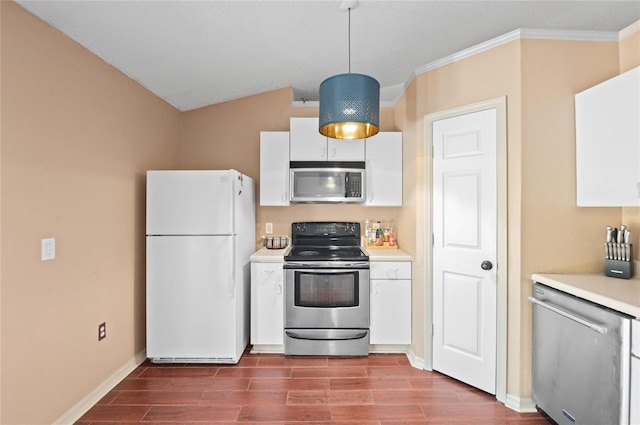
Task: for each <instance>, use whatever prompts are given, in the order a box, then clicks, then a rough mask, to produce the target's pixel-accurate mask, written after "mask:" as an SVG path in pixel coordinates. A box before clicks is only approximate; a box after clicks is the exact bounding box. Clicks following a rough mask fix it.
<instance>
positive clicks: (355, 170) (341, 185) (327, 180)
mask: <svg viewBox="0 0 640 425" xmlns="http://www.w3.org/2000/svg"><path fill="white" fill-rule="evenodd" d="M289 169H290V173H291V175H290V182H289V183H290V184H289V187H290V188H291V196H290V198H289V199H290V201H291V202H309V203H343V202H351V203H362V202H364V199H365V187H364V185H365V163H364V161H348V162H342V161H339V162H335V161H291V162H290V164H289Z"/></svg>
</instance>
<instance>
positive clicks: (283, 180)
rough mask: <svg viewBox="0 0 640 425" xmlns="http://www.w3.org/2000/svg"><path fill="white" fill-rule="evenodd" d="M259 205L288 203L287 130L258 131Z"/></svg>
mask: <svg viewBox="0 0 640 425" xmlns="http://www.w3.org/2000/svg"><path fill="white" fill-rule="evenodd" d="M260 205H276V206H278V205H280V206H282V205H289V132H287V131H261V132H260Z"/></svg>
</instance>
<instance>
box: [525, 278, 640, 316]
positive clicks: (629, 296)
mask: <svg viewBox="0 0 640 425" xmlns="http://www.w3.org/2000/svg"><path fill="white" fill-rule="evenodd" d="M531 279H532V280H533V281H535V282H539V283H542V284H544V285H547V286H550V287H552V288H556V289H559V290H561V291H564V292H567V293H569V294H572V295H575V296H576V297H580V298H583V299H585V300H589V301H592V302H594V303H597V304H600V305H604V306H605V307H609V308H612V309H614V310H617V311H620V312H622V313H626V314H629V315H631V316H634V317H635V318H636V319H640V278H639V277H638V276H637V275H636V276H635V277H634V278H633V279H617V278H614V277H607V276H605V275H603V274H537V273H534V274H533V275H531Z"/></svg>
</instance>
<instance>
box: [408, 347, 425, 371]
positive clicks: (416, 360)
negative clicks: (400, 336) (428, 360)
mask: <svg viewBox="0 0 640 425" xmlns="http://www.w3.org/2000/svg"><path fill="white" fill-rule="evenodd" d="M407 358H408V359H409V363H411V366H413V367H415V368H416V369H420V370H426V369H425V368H424V359H423V358H422V357H418V356H416V353H414V351H413V349H412V348H409V350H408V351H407Z"/></svg>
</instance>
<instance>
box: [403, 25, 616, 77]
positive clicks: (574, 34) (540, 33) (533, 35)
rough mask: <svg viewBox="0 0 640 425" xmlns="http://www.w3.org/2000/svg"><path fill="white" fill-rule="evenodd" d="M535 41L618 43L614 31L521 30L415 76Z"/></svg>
mask: <svg viewBox="0 0 640 425" xmlns="http://www.w3.org/2000/svg"><path fill="white" fill-rule="evenodd" d="M523 39H537V40H578V41H618V39H619V35H618V33H617V32H614V31H564V30H536V29H526V28H521V29H517V30H514V31H511V32H508V33H506V34H503V35H501V36H499V37H495V38H492V39H491V40H488V41H485V42H483V43H480V44H476V45H475V46H472V47H469V48H468V49H464V50H461V51H459V52H457V53H454V54H452V55H449V56H446V57H444V58H442V59H439V60H437V61H434V62H431V63H429V64H427V65H424V66H421V67H419V68H416V70H415V76H417V75H420V74H424V73H425V72H429V71H433V70H434V69H438V68H441V67H443V66H445V65H449V64H452V63H454V62H458V61H461V60H463V59H466V58H468V57H471V56H474V55H477V54H479V53H482V52H486V51H488V50H491V49H493V48H495V47H498V46H501V45H503V44H507V43H510V42H512V41H515V40H523Z"/></svg>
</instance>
